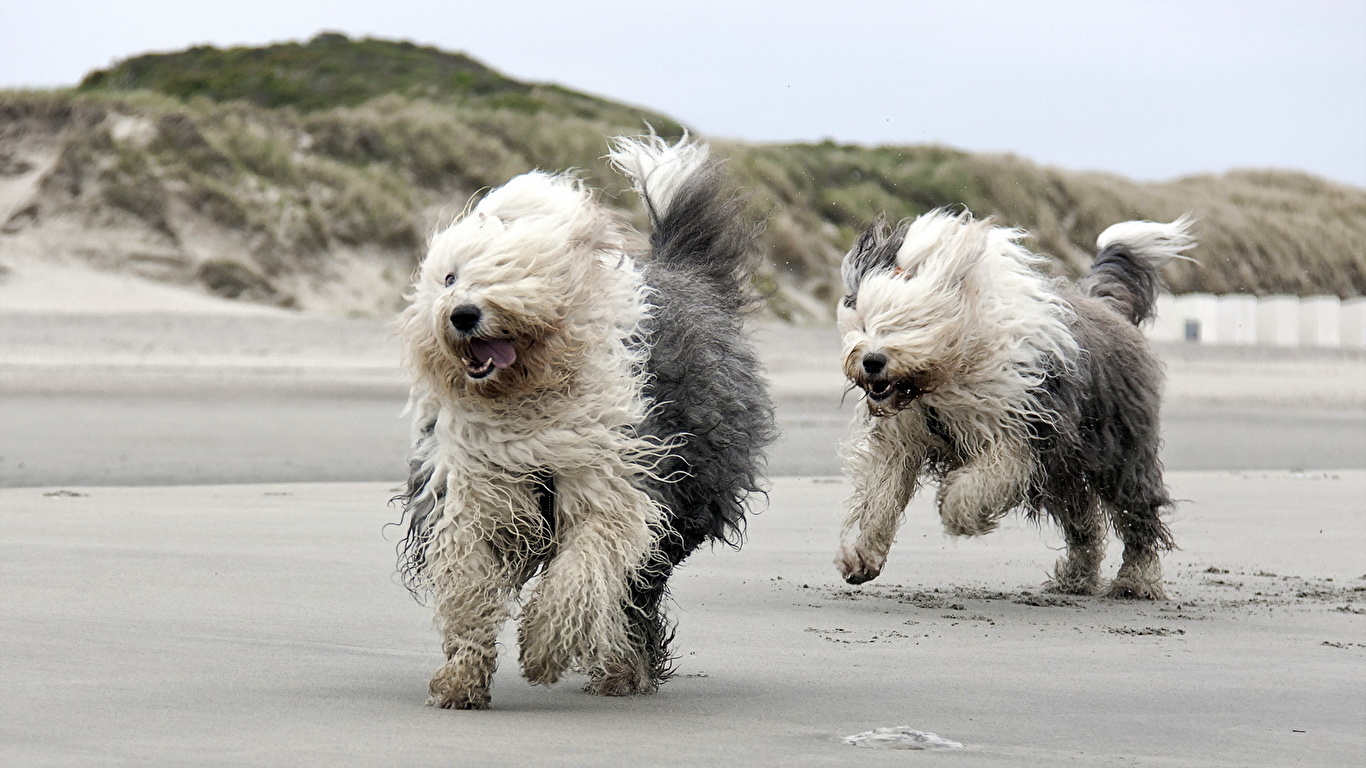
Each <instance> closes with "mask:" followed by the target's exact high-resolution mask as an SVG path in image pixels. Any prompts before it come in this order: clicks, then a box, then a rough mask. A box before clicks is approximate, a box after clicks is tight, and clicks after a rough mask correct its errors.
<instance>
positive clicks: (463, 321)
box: [451, 304, 480, 331]
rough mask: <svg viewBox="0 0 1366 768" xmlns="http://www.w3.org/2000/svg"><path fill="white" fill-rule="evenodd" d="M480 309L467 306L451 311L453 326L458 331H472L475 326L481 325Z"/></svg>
mask: <svg viewBox="0 0 1366 768" xmlns="http://www.w3.org/2000/svg"><path fill="white" fill-rule="evenodd" d="M479 315H480V312H479V307H476V306H474V305H473V304H465V305H462V306H459V307H456V308H455V309H453V310H451V325H453V326H455V330H457V331H472V330H474V326H476V325H479Z"/></svg>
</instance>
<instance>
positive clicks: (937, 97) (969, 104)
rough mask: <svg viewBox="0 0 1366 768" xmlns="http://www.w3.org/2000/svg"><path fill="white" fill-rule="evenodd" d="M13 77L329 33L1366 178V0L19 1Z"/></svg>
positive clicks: (766, 134) (601, 75) (800, 111)
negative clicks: (145, 54) (190, 48)
mask: <svg viewBox="0 0 1366 768" xmlns="http://www.w3.org/2000/svg"><path fill="white" fill-rule="evenodd" d="M0 3H3V12H0V19H3V24H0V87H26V86H43V87H49V86H61V85H70V84H74V83H75V82H77V81H78V80H79V79H80V78H81V77H82V76H83V75H84V74H85V73H86V72H88V71H89V70H91V69H95V68H99V67H103V66H107V65H108V64H110V63H111V62H113V61H114V60H117V59H120V58H123V57H126V56H131V55H134V54H138V53H142V52H146V51H168V50H176V49H179V48H183V47H186V46H189V45H193V44H200V43H210V44H215V45H220V46H223V45H258V44H262V43H268V42H274V41H281V40H298V39H307V38H309V37H311V36H312V35H313V34H315V33H316V32H318V31H320V30H337V31H342V32H345V33H347V34H350V35H352V36H365V35H370V36H376V37H386V38H397V39H407V40H412V41H413V42H417V43H424V44H431V45H436V46H438V47H441V48H444V49H448V50H457V51H464V52H466V53H469V54H471V55H472V56H474V57H475V58H478V59H480V60H482V61H483V62H485V63H486V64H488V65H490V66H492V67H494V68H495V69H498V70H501V71H502V72H504V73H506V74H509V75H511V76H513V77H517V78H521V79H530V80H538V81H553V82H558V83H561V84H563V85H566V86H569V87H571V88H576V89H580V90H585V91H589V92H592V93H596V94H600V95H603V96H608V97H611V98H614V99H619V100H623V101H627V102H631V103H635V104H639V105H643V106H648V107H650V108H652V109H655V110H658V111H661V112H664V113H666V114H669V115H671V116H673V117H675V118H677V119H679V120H681V121H682V122H684V123H685V124H688V125H690V126H692V127H693V128H695V129H696V130H698V131H700V132H702V133H703V134H705V135H712V136H725V137H731V138H739V139H745V140H749V141H798V140H800V141H819V140H822V139H826V138H831V139H834V140H836V141H841V142H854V143H862V144H881V143H898V144H901V143H924V142H937V143H941V144H947V145H950V146H954V147H960V148H964V149H970V150H987V151H999V152H1013V153H1015V154H1018V155H1022V156H1024V157H1028V158H1031V159H1034V160H1037V161H1039V162H1042V163H1046V164H1050V165H1058V166H1062V167H1066V168H1074V169H1097V170H1106V171H1112V172H1116V173H1120V174H1123V175H1126V176H1130V177H1133V178H1138V179H1167V178H1173V177H1176V176H1180V175H1184V174H1190V173H1200V172H1220V171H1224V170H1227V169H1230V168H1238V167H1282V168H1297V169H1301V170H1306V171H1310V172H1312V173H1316V174H1319V175H1322V176H1326V177H1329V178H1332V179H1336V180H1338V181H1343V182H1346V183H1350V184H1354V185H1356V186H1360V187H1366V0H1294V1H1290V0H1116V1H1112V2H1101V1H1100V0H1038V1H1036V0H938V1H937V2H919V1H916V0H905V1H903V2H895V1H892V0H885V1H882V2H878V1H876V0H866V1H864V0H843V2H825V1H823V0H810V1H804V0H728V1H727V2H687V0H675V2H653V1H650V0H638V1H635V2H623V1H620V0H586V1H584V2H572V1H571V0H558V1H546V2H536V1H534V0H482V1H481V2H460V1H456V0H449V1H447V2H428V1H418V0H386V1H385V2H366V1H359V0H357V1H355V2H348V1H347V0H331V1H330V2H326V1H323V0H300V1H298V2H292V1H291V0H275V1H274V2H259V1H258V0H231V1H230V2H214V1H206V2H195V1H193V0H174V1H171V2H164V1H162V0H145V1H143V2H136V1H133V0H99V1H98V2H96V1H89V0H85V1H82V0H0Z"/></svg>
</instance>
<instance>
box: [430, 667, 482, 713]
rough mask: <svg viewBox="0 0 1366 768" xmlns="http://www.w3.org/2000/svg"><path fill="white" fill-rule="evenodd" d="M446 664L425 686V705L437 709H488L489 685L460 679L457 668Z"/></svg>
mask: <svg viewBox="0 0 1366 768" xmlns="http://www.w3.org/2000/svg"><path fill="white" fill-rule="evenodd" d="M449 667H450V665H449V664H448V665H446V666H445V667H442V668H441V669H440V670H438V671H437V673H436V676H435V677H433V678H432V682H431V684H430V685H428V686H427V693H428V696H427V706H429V707H436V708H437V709H488V708H489V704H490V703H491V702H492V697H491V696H490V695H489V687H488V686H487V685H480V684H478V683H470V682H468V681H465V680H462V679H460V678H461V675H460V674H459V672H458V671H457V670H452V669H450V668H449Z"/></svg>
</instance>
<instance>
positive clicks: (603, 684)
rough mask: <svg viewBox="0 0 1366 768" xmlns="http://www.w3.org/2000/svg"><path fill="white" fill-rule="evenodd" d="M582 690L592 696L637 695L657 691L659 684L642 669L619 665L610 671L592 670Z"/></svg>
mask: <svg viewBox="0 0 1366 768" xmlns="http://www.w3.org/2000/svg"><path fill="white" fill-rule="evenodd" d="M583 690H584V692H585V693H591V694H593V695H594V696H638V695H642V694H650V693H654V692H655V691H658V690H659V684H658V683H657V682H655V681H654V680H651V679H650V676H649V675H647V674H645V672H644V671H643V670H640V669H636V668H634V667H628V666H625V665H621V666H614V667H613V668H612V670H611V671H610V672H604V671H601V670H600V671H597V672H594V673H593V676H592V677H591V678H590V679H589V680H588V682H586V683H584V684H583Z"/></svg>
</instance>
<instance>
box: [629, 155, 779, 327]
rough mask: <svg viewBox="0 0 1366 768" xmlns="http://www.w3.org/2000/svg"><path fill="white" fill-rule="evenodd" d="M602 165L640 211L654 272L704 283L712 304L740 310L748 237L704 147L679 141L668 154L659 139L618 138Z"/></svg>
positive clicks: (749, 264) (738, 206)
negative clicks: (621, 179)
mask: <svg viewBox="0 0 1366 768" xmlns="http://www.w3.org/2000/svg"><path fill="white" fill-rule="evenodd" d="M607 158H608V160H609V161H611V163H612V165H613V166H614V167H615V168H616V169H617V170H618V171H620V172H621V173H622V174H623V175H625V176H626V177H627V178H629V179H630V180H631V185H632V187H634V188H635V190H636V193H637V194H639V195H640V198H641V200H642V201H644V203H645V209H646V211H647V212H648V213H649V215H650V228H651V233H650V245H651V248H652V250H653V255H652V259H653V261H654V262H655V264H656V265H657V266H663V267H665V268H667V269H673V270H680V271H686V272H687V273H689V274H691V275H695V276H696V277H698V278H701V279H705V280H708V281H709V282H710V283H711V284H712V287H713V288H714V289H715V290H716V291H717V294H718V298H722V299H724V300H725V301H726V302H727V303H729V304H732V305H733V306H732V308H733V309H734V310H737V311H738V310H741V309H743V308H745V306H746V305H748V304H749V303H750V301H751V297H750V295H749V291H748V285H749V278H750V275H751V273H752V272H753V270H754V267H755V261H754V260H755V257H756V254H755V252H754V249H753V248H752V244H753V241H754V234H755V230H754V228H753V227H752V226H751V225H749V224H748V223H746V221H745V217H744V215H743V213H744V207H745V203H744V199H743V198H742V197H739V196H737V195H735V194H734V193H732V192H730V191H729V189H728V188H727V186H726V177H725V174H724V173H723V172H722V171H721V163H720V161H718V160H715V159H713V158H712V157H711V152H710V150H709V149H708V147H707V145H706V144H703V143H700V142H698V141H696V140H694V139H692V138H689V137H688V136H686V135H685V136H684V137H683V138H682V139H679V141H678V143H676V144H673V145H672V146H670V145H669V144H668V143H667V142H665V141H664V139H662V138H660V137H658V136H642V137H639V138H625V137H617V138H615V139H613V140H612V151H611V152H610V153H608V155H607Z"/></svg>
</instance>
